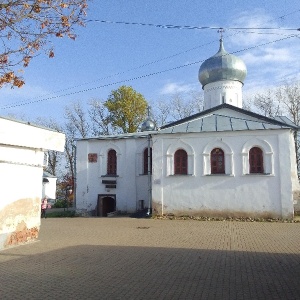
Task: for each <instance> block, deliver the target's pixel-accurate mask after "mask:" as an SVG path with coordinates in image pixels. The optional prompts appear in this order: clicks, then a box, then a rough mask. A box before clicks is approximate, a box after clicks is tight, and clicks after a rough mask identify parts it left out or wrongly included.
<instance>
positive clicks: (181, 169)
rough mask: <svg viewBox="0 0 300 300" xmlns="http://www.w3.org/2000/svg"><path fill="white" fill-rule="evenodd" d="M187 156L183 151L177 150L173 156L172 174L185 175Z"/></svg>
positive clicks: (186, 171)
mask: <svg viewBox="0 0 300 300" xmlns="http://www.w3.org/2000/svg"><path fill="white" fill-rule="evenodd" d="M187 173H188V156H187V153H186V151H185V150H183V149H179V150H177V151H176V152H175V154H174V174H181V175H187Z"/></svg>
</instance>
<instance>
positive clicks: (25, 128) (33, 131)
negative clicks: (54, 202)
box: [0, 118, 65, 249]
mask: <svg viewBox="0 0 300 300" xmlns="http://www.w3.org/2000/svg"><path fill="white" fill-rule="evenodd" d="M64 140H65V137H64V134H61V133H57V132H54V131H52V130H47V129H45V128H40V127H37V126H32V125H29V124H25V123H22V122H17V121H13V120H9V119H4V118H0V182H1V189H0V249H3V248H6V247H9V246H12V245H17V244H20V243H24V242H27V241H30V240H34V239H36V238H37V237H38V232H39V228H40V205H41V196H42V178H43V163H44V151H45V150H46V149H49V150H56V151H63V148H64Z"/></svg>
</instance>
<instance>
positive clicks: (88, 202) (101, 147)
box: [76, 138, 148, 212]
mask: <svg viewBox="0 0 300 300" xmlns="http://www.w3.org/2000/svg"><path fill="white" fill-rule="evenodd" d="M146 147H147V139H145V138H138V139H112V140H96V139H95V140H80V141H78V142H77V160H76V169H77V188H76V209H77V210H78V211H95V210H96V209H97V201H98V195H102V196H103V195H107V196H114V197H115V199H116V210H118V211H122V212H135V211H136V210H137V208H138V201H139V200H145V201H146V200H147V197H148V196H147V175H143V174H142V172H143V170H142V167H143V160H142V158H143V151H144V149H145V148H146ZM110 149H114V150H116V153H117V176H116V177H114V176H106V170H107V152H108V150H110ZM89 153H94V154H97V162H88V154H89ZM102 180H116V188H110V189H107V188H106V187H105V184H103V183H102ZM146 202H147V201H146Z"/></svg>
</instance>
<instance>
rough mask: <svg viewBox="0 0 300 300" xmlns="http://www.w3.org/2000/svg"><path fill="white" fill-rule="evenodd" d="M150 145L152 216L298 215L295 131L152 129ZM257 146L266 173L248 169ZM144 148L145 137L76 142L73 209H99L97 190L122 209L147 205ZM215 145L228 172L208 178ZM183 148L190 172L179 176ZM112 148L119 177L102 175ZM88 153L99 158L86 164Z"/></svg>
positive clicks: (285, 216)
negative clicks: (109, 184)
mask: <svg viewBox="0 0 300 300" xmlns="http://www.w3.org/2000/svg"><path fill="white" fill-rule="evenodd" d="M249 118H250V117H249ZM152 143H153V146H152V157H153V176H152V206H153V210H154V213H158V214H167V213H172V214H175V215H201V216H223V217H224V216H251V217H265V218H266V217H272V218H292V217H293V191H295V190H297V189H298V190H299V185H298V181H297V180H296V176H297V171H296V161H295V149H294V141H293V134H292V132H291V131H290V130H288V129H282V130H255V131H235V132H233V131H232V132H209V133H189V134H185V133H183V134H157V135H155V134H154V135H153V136H152ZM255 146H258V147H260V148H261V149H263V153H264V172H265V174H259V175H258V174H256V175H254V174H249V166H248V161H249V157H248V153H249V150H250V148H252V147H255ZM146 147H147V139H146V138H139V139H132V138H129V139H104V140H95V139H94V140H81V141H78V143H77V194H76V199H77V200H76V208H77V209H78V210H84V211H92V210H95V209H96V206H97V199H98V195H115V197H116V209H117V210H120V211H126V212H133V211H135V210H136V209H137V205H138V200H145V206H148V185H147V176H146V175H141V174H142V172H143V170H142V165H143V159H142V158H143V151H144V149H145V148H146ZM215 147H220V148H222V149H223V150H224V152H225V165H226V168H225V170H226V174H225V175H210V156H209V154H210V152H211V150H212V149H213V148H215ZM180 148H182V149H185V150H186V152H187V154H188V175H174V160H173V157H174V153H175V151H176V150H177V149H180ZM109 149H115V150H116V152H117V157H118V167H117V168H118V171H117V173H118V176H117V177H115V178H114V177H106V176H105V175H106V162H107V152H108V150H109ZM89 153H96V154H97V162H94V163H89V162H88V154H89ZM107 179H108V180H111V179H116V181H117V184H116V185H117V186H116V188H115V189H110V190H107V189H106V188H105V185H104V184H103V183H102V180H107Z"/></svg>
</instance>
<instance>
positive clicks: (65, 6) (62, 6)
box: [59, 3, 69, 8]
mask: <svg viewBox="0 0 300 300" xmlns="http://www.w3.org/2000/svg"><path fill="white" fill-rule="evenodd" d="M59 6H60V7H61V8H68V7H69V5H68V4H66V3H61V4H60V5H59Z"/></svg>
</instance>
